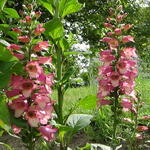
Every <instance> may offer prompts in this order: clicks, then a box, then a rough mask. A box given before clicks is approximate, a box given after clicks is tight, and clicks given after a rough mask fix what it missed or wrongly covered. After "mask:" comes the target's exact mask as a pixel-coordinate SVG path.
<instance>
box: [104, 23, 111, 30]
mask: <svg viewBox="0 0 150 150" xmlns="http://www.w3.org/2000/svg"><path fill="white" fill-rule="evenodd" d="M104 26H105V27H106V28H109V29H112V28H113V25H112V24H110V23H104Z"/></svg>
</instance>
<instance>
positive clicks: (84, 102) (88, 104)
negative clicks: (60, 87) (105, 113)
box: [79, 95, 97, 110]
mask: <svg viewBox="0 0 150 150" xmlns="http://www.w3.org/2000/svg"><path fill="white" fill-rule="evenodd" d="M96 101H97V98H96V95H89V96H86V97H85V98H83V99H81V100H80V101H79V107H81V108H83V109H86V110H92V109H95V108H96Z"/></svg>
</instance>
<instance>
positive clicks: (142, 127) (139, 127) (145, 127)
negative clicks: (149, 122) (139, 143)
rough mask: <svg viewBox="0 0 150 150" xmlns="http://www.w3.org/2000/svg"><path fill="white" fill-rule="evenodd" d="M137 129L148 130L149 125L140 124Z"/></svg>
mask: <svg viewBox="0 0 150 150" xmlns="http://www.w3.org/2000/svg"><path fill="white" fill-rule="evenodd" d="M137 130H138V131H140V132H141V131H146V130H148V127H147V126H138V127H137Z"/></svg>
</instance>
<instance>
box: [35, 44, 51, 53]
mask: <svg viewBox="0 0 150 150" xmlns="http://www.w3.org/2000/svg"><path fill="white" fill-rule="evenodd" d="M49 46H50V45H49V44H48V41H43V42H38V44H37V45H35V46H33V50H34V51H36V52H39V51H41V50H47V48H48V47H49Z"/></svg>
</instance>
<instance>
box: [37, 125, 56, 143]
mask: <svg viewBox="0 0 150 150" xmlns="http://www.w3.org/2000/svg"><path fill="white" fill-rule="evenodd" d="M39 131H40V133H41V134H42V136H43V138H44V139H45V140H47V141H53V140H54V136H55V134H56V132H57V129H56V128H52V126H51V125H47V126H41V127H40V128H39Z"/></svg>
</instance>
